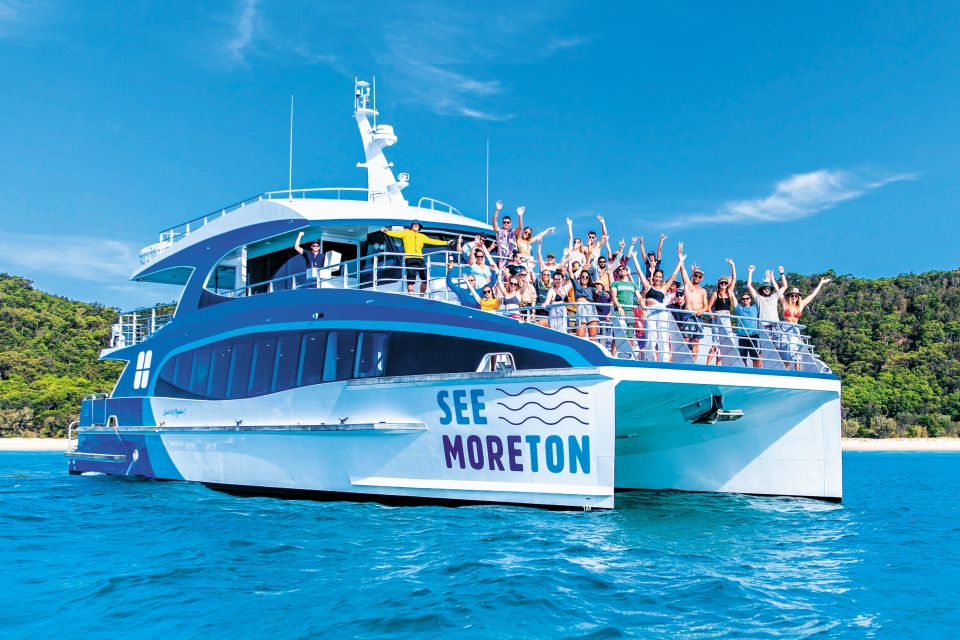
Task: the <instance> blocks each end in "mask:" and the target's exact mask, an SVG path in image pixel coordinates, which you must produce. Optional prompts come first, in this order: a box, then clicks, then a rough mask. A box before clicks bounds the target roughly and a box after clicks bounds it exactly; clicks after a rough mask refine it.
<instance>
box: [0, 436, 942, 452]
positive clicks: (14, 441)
mask: <svg viewBox="0 0 960 640" xmlns="http://www.w3.org/2000/svg"><path fill="white" fill-rule="evenodd" d="M66 449H67V441H66V440H65V439H63V438H0V451H66ZM843 450H844V451H960V438H884V439H875V438H844V439H843Z"/></svg>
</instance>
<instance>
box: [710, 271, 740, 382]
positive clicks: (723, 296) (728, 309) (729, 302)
mask: <svg viewBox="0 0 960 640" xmlns="http://www.w3.org/2000/svg"><path fill="white" fill-rule="evenodd" d="M727 264H729V265H730V277H729V278H728V277H727V276H720V278H719V279H718V280H717V290H716V291H714V292H713V293H712V294H711V295H710V302H709V305H708V306H709V308H710V311H711V312H713V314H714V320H715V322H714V325H715V326H717V327H726V332H728V333H729V332H732V331H733V324H732V323H731V322H730V314H731V313H733V308H734V307H735V306H737V299H736V295H737V294H736V286H737V266H736V265H735V264H734V263H733V260H732V259H730V258H727ZM720 333H721V330H717V331H715V339H714V341H713V346H711V347H710V353H708V354H707V364H717V365H720V364H723V362H722V360H723V357H722V355H721V353H720V344H719V342H717V340H716V337H718V336H719V334H720Z"/></svg>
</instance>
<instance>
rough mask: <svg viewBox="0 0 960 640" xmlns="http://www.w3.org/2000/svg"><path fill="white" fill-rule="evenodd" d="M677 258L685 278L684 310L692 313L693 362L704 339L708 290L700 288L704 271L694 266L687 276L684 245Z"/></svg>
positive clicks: (691, 341)
mask: <svg viewBox="0 0 960 640" xmlns="http://www.w3.org/2000/svg"><path fill="white" fill-rule="evenodd" d="M677 257H679V258H680V275H681V277H682V278H683V291H684V293H685V294H686V295H685V296H684V297H685V298H686V300H685V301H684V308H685V309H686V310H687V311H689V312H690V315H689V317H688V318H687V322H689V323H690V324H691V325H692V326H691V331H690V336H689V340H688V342H689V344H690V351H691V353H692V355H693V361H694V362H696V361H697V354H698V353H699V351H700V340H701V339H702V338H703V314H704V312H705V311H707V309H708V308H709V306H708V304H707V290H706V289H704V288H703V287H701V286H700V283H701V282H703V269H701V268H700V267H698V266H697V265H696V264H694V265H693V266H692V268H691V273H690V275H689V276H688V275H687V267H686V265H684V264H683V243H682V242H681V243H680V244H679V245H677Z"/></svg>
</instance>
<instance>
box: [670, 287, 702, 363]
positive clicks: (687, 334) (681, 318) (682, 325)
mask: <svg viewBox="0 0 960 640" xmlns="http://www.w3.org/2000/svg"><path fill="white" fill-rule="evenodd" d="M686 302H687V301H686V298H685V297H684V295H683V289H677V291H676V293H675V294H674V300H673V302H671V303H669V304H668V305H667V309H669V310H670V315H672V316H673V321H674V322H676V323H677V330H678V331H680V335H682V336H683V340H684V342H686V343H687V344H690V340H691V339H692V337H693V334H694V333H695V332H696V329H697V327H696V325H695V324H694V323H693V322H691V321H690V318H691V317H692V316H691V315H690V312H689V311H687V307H686ZM671 351H675V349H671Z"/></svg>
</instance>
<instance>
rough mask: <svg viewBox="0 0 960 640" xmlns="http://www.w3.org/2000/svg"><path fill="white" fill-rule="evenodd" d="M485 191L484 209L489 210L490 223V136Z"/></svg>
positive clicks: (488, 222) (488, 220)
mask: <svg viewBox="0 0 960 640" xmlns="http://www.w3.org/2000/svg"><path fill="white" fill-rule="evenodd" d="M484 192H485V193H486V194H487V202H486V204H485V205H484V209H483V210H484V211H486V212H487V224H490V138H487V173H486V184H485V186H484Z"/></svg>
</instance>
